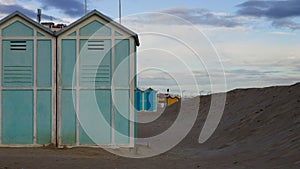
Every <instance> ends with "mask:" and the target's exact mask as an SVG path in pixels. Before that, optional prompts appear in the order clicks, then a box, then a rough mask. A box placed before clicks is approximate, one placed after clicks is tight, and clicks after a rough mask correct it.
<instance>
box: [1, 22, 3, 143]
mask: <svg viewBox="0 0 300 169" xmlns="http://www.w3.org/2000/svg"><path fill="white" fill-rule="evenodd" d="M2 90H3V89H2V27H0V145H1V144H2Z"/></svg>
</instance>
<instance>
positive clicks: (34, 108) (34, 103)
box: [32, 29, 37, 144]
mask: <svg viewBox="0 0 300 169" xmlns="http://www.w3.org/2000/svg"><path fill="white" fill-rule="evenodd" d="M33 31H34V33H33V34H34V38H33V66H32V67H33V144H36V139H37V138H36V136H37V135H36V134H37V124H36V122H37V121H36V120H37V118H36V108H37V89H36V80H37V77H36V75H37V73H36V69H37V62H36V61H37V40H36V36H37V35H36V32H37V31H36V30H35V29H33Z"/></svg>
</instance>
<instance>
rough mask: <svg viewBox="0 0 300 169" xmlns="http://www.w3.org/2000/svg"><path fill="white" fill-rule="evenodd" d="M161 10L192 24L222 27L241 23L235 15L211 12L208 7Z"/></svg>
mask: <svg viewBox="0 0 300 169" xmlns="http://www.w3.org/2000/svg"><path fill="white" fill-rule="evenodd" d="M159 12H162V13H167V14H170V15H174V16H177V17H180V18H183V19H185V20H186V21H189V22H191V23H192V24H200V25H210V26H221V27H236V26H239V25H241V23H240V22H239V21H238V20H237V19H236V18H235V17H234V16H230V15H224V14H223V15H219V14H216V13H213V12H210V11H209V10H207V9H190V8H171V9H166V10H162V11H159Z"/></svg>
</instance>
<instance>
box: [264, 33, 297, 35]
mask: <svg viewBox="0 0 300 169" xmlns="http://www.w3.org/2000/svg"><path fill="white" fill-rule="evenodd" d="M270 34H273V35H295V33H291V32H270Z"/></svg>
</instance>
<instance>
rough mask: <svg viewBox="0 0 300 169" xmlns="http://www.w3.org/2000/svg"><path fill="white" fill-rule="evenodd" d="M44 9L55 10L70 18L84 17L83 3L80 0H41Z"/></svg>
mask: <svg viewBox="0 0 300 169" xmlns="http://www.w3.org/2000/svg"><path fill="white" fill-rule="evenodd" d="M41 3H42V4H43V6H42V8H43V9H49V8H55V9H59V10H60V11H62V12H63V13H64V14H66V15H68V16H70V17H78V16H83V15H84V5H83V1H78V0H72V1H71V0H41Z"/></svg>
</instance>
